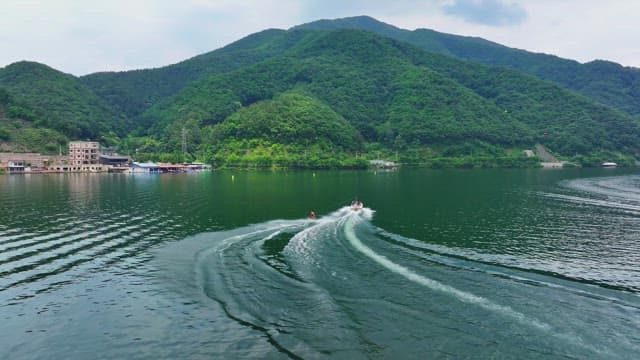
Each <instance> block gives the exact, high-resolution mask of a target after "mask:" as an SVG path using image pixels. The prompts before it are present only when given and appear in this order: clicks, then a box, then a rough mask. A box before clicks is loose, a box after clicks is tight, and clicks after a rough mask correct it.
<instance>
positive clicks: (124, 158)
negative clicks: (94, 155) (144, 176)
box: [100, 154, 129, 161]
mask: <svg viewBox="0 0 640 360" xmlns="http://www.w3.org/2000/svg"><path fill="white" fill-rule="evenodd" d="M100 157H101V158H102V159H106V160H120V161H129V157H128V156H125V155H104V154H101V155H100Z"/></svg>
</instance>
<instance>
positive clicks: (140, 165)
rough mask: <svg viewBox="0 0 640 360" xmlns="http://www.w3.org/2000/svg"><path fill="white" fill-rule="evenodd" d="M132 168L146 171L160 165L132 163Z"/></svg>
mask: <svg viewBox="0 0 640 360" xmlns="http://www.w3.org/2000/svg"><path fill="white" fill-rule="evenodd" d="M133 166H135V167H140V168H147V169H155V168H159V167H160V165H158V164H156V163H152V162H146V163H139V162H135V161H134V162H133Z"/></svg>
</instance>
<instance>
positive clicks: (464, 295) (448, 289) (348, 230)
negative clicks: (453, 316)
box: [345, 216, 550, 330]
mask: <svg viewBox="0 0 640 360" xmlns="http://www.w3.org/2000/svg"><path fill="white" fill-rule="evenodd" d="M356 219H357V217H354V216H351V217H350V218H349V219H348V220H347V222H346V224H345V235H346V237H347V239H348V240H349V242H350V243H351V245H353V247H354V248H356V249H357V250H358V251H360V252H361V253H363V254H364V255H366V256H367V257H369V258H370V259H372V260H373V261H375V262H377V263H378V264H380V265H382V266H383V267H385V268H387V269H388V270H389V271H392V272H394V273H396V274H398V275H401V276H403V277H405V278H406V279H408V280H410V281H413V282H415V283H417V284H420V285H423V286H426V287H428V288H430V289H432V290H437V291H440V292H443V293H446V294H450V295H453V296H455V297H456V298H458V300H460V301H462V302H465V303H470V304H475V305H478V306H480V307H482V308H484V309H487V310H490V311H494V312H499V313H502V314H504V315H507V316H509V317H512V318H514V319H516V320H517V321H518V322H521V323H524V324H528V325H532V326H534V327H536V328H538V329H540V330H550V326H549V325H547V324H544V323H541V322H539V321H537V320H532V319H528V318H527V317H526V316H524V314H522V313H519V312H517V311H515V310H513V309H511V308H510V307H508V306H502V305H498V304H495V303H492V302H491V301H489V300H487V299H485V298H483V297H480V296H477V295H474V294H471V293H468V292H465V291H461V290H458V289H456V288H454V287H452V286H449V285H445V284H442V283H440V282H438V281H436V280H432V279H429V278H427V277H424V276H422V275H419V274H416V273H415V272H413V271H411V270H410V269H408V268H406V267H404V266H402V265H399V264H396V263H394V262H393V261H391V260H389V259H387V258H386V257H384V256H382V255H380V254H378V253H376V252H375V251H373V250H372V249H371V248H369V247H368V246H366V245H364V244H363V243H362V242H361V241H360V239H358V237H357V236H356V234H355V230H354V225H355V221H356Z"/></svg>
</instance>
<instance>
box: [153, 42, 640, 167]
mask: <svg viewBox="0 0 640 360" xmlns="http://www.w3.org/2000/svg"><path fill="white" fill-rule="evenodd" d="M297 32H298V31H292V32H291V33H292V34H293V36H294V37H295V38H300V39H304V41H302V42H301V43H300V44H299V45H297V46H295V47H292V48H291V50H290V51H288V52H287V53H286V54H285V55H283V56H280V57H275V58H273V59H271V60H269V61H266V62H262V63H259V64H257V65H255V66H251V67H247V68H243V69H240V70H237V71H234V72H231V73H227V74H224V75H217V76H211V77H208V78H205V79H203V80H200V81H197V82H195V83H193V84H192V85H190V86H188V87H186V88H185V89H184V90H183V91H181V92H180V93H179V94H177V95H176V96H174V97H172V98H170V99H169V100H167V101H165V102H162V103H160V104H158V105H156V106H154V107H152V108H151V109H150V110H149V111H148V112H146V113H145V114H144V116H145V119H146V121H147V122H148V123H149V124H156V126H158V125H160V126H159V127H158V128H156V130H155V131H154V133H158V132H162V129H163V128H164V129H165V130H169V131H166V132H165V134H166V136H168V137H174V138H177V137H178V135H177V134H178V132H177V131H178V129H179V126H172V125H171V124H175V121H176V120H177V121H178V123H179V124H193V123H195V124H198V126H204V127H213V128H214V129H215V128H216V127H222V126H225V119H229V117H230V116H233V114H235V113H237V112H239V111H242V109H243V108H244V107H246V106H250V105H251V104H253V103H256V102H259V101H266V100H271V99H272V98H274V97H276V96H278V94H281V93H283V92H286V91H290V90H292V89H299V90H304V91H305V92H306V93H307V94H309V95H310V96H313V97H315V98H316V99H318V100H319V101H322V102H323V103H325V104H326V105H328V106H330V107H331V108H332V109H333V110H334V111H335V112H336V113H337V114H339V115H341V116H342V117H344V118H345V119H346V120H347V121H348V122H349V123H350V124H352V125H353V126H354V127H355V128H356V129H357V130H358V132H359V133H360V135H361V136H362V137H363V139H364V140H365V142H366V143H369V144H379V145H380V146H381V147H382V148H384V149H387V150H390V151H408V150H410V149H411V150H415V149H419V148H422V149H423V150H424V149H428V151H431V152H432V155H433V156H438V155H443V154H444V155H462V154H464V153H465V152H467V153H469V152H475V154H476V155H478V153H480V154H482V153H483V152H486V153H487V155H498V154H499V153H500V151H499V150H496V147H497V148H501V149H506V148H510V147H532V146H533V144H534V143H536V142H541V143H543V144H545V145H547V146H548V147H549V148H551V149H552V150H553V151H556V152H557V153H558V154H560V155H562V154H564V155H565V156H568V155H574V154H576V153H578V154H582V153H591V152H594V151H600V150H606V151H618V150H621V151H625V152H627V153H634V152H635V151H636V149H637V145H636V144H638V141H639V140H640V125H639V122H638V121H637V119H634V118H633V117H631V116H629V115H625V114H624V113H622V112H619V111H616V110H613V109H611V108H607V107H606V106H603V105H599V104H596V103H594V102H593V101H590V100H589V99H588V98H586V97H582V96H580V95H577V94H575V93H572V92H570V91H567V90H564V89H562V88H561V87H559V86H557V85H553V84H551V83H548V82H544V81H541V80H538V79H536V78H534V77H531V76H527V75H524V74H521V73H518V72H516V71H513V70H508V69H504V68H496V67H488V66H484V65H480V64H476V63H471V62H465V61H460V60H456V59H452V58H450V57H446V56H443V55H439V54H433V53H429V52H426V51H424V50H421V49H419V48H416V47H414V46H411V45H408V44H406V43H402V42H398V41H394V40H391V39H388V38H384V37H381V36H377V35H374V34H372V33H368V32H364V31H357V30H337V31H330V32H313V36H300V35H298V34H296V33H297ZM307 32H308V31H307ZM186 109H188V110H186ZM274 114H276V112H275V109H274ZM274 116H275V117H277V115H274ZM219 124H220V125H219ZM169 142H170V141H167V143H169ZM469 144H472V145H469ZM487 149H489V150H487ZM169 150H170V149H167V151H169Z"/></svg>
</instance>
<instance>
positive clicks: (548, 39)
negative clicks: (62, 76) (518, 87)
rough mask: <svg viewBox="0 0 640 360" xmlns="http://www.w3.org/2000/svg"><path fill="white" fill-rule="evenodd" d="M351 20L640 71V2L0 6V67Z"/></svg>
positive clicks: (157, 59) (123, 56) (104, 66)
mask: <svg viewBox="0 0 640 360" xmlns="http://www.w3.org/2000/svg"><path fill="white" fill-rule="evenodd" d="M356 15H369V16H372V17H375V18H376V19H378V20H381V21H384V22H386V23H389V24H392V25H395V26H397V27H400V28H404V29H409V30H413V29H416V28H427V29H433V30H437V31H441V32H446V33H453V34H459V35H470V36H479V37H483V38H485V39H488V40H492V41H495V42H498V43H501V44H504V45H507V46H511V47H516V48H520V49H525V50H529V51H535V52H544V53H549V54H554V55H558V56H561V57H564V58H570V59H575V60H578V61H580V62H587V61H591V60H594V59H606V60H611V61H615V62H618V63H621V64H623V65H626V66H634V67H640V46H639V45H638V44H639V43H640V40H639V39H640V1H638V0H393V1H386V0H353V1H350V0H179V1H168V0H167V1H165V0H106V1H99V2H98V1H95V2H94V1H86V0H1V2H0V67H2V66H6V65H8V64H10V63H12V62H15V61H19V60H31V61H37V62H41V63H44V64H47V65H49V66H51V67H53V68H55V69H58V70H60V71H64V72H68V73H72V74H74V75H84V74H88V73H92V72H97V71H121V70H131V69H140V68H149V67H159V66H164V65H168V64H172V63H175V62H178V61H181V60H184V59H187V58H189V57H192V56H195V55H198V54H202V53H205V52H208V51H211V50H215V49H217V48H220V47H222V46H224V45H226V44H228V43H231V42H233V41H235V40H238V39H240V38H241V37H244V36H246V35H249V34H251V33H254V32H257V31H260V30H263V29H266V28H281V29H287V28H289V27H291V26H294V25H298V24H301V23H305V22H309V21H313V20H317V19H322V18H325V19H326V18H331V19H332V18H340V17H347V16H356Z"/></svg>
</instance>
